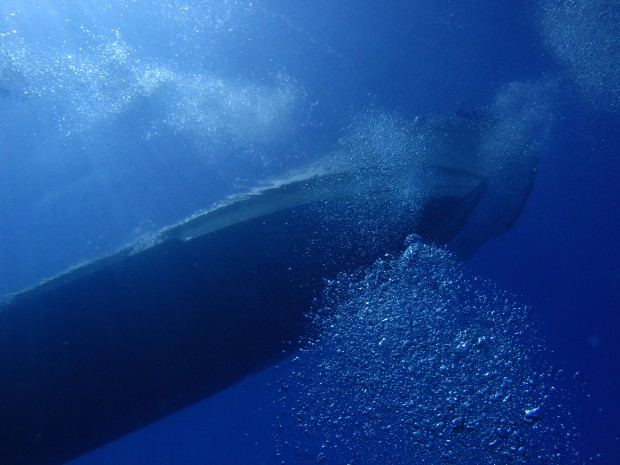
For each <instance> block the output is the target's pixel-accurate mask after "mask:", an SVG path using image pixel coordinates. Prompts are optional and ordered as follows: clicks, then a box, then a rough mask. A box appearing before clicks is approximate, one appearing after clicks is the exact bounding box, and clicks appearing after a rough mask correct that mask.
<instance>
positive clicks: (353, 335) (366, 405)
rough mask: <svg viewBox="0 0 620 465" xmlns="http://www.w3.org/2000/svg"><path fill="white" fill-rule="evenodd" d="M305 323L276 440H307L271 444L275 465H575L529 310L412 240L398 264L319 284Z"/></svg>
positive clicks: (285, 383) (564, 415)
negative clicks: (299, 434)
mask: <svg viewBox="0 0 620 465" xmlns="http://www.w3.org/2000/svg"><path fill="white" fill-rule="evenodd" d="M317 310H318V312H317V313H316V314H315V315H313V316H311V317H310V322H309V325H310V327H311V328H312V330H313V331H314V337H313V338H311V339H310V340H309V341H307V344H306V345H305V347H304V349H303V350H302V351H301V353H300V354H299V355H298V356H296V357H295V358H294V361H293V366H294V370H295V371H294V373H293V375H292V376H291V377H290V378H284V379H283V380H282V381H281V383H280V390H281V392H282V398H281V400H280V402H281V403H282V407H283V413H282V418H281V422H280V424H279V428H280V431H281V435H282V436H283V437H284V438H290V437H294V436H292V435H291V434H290V432H289V431H287V428H292V427H296V428H300V429H301V430H302V431H303V433H304V435H305V436H306V439H305V440H303V441H294V440H293V441H290V440H285V441H282V442H281V454H282V456H283V457H284V458H285V461H286V459H288V460H291V461H290V462H289V461H286V462H285V463H295V462H296V460H298V459H300V458H303V459H304V460H307V461H308V462H314V461H315V460H316V461H318V462H325V463H357V464H364V463H408V462H409V461H410V460H411V458H412V457H415V463H429V464H439V463H442V464H458V463H479V464H495V463H523V464H526V463H566V462H565V460H566V459H567V458H568V457H571V459H575V458H576V456H577V454H576V451H575V450H574V449H573V447H572V444H573V441H572V439H571V438H572V437H573V434H574V425H572V422H571V419H570V413H571V412H570V411H567V409H566V408H564V406H563V402H564V400H565V399H564V398H563V395H564V394H565V393H564V394H560V393H559V392H557V391H556V383H557V382H558V379H559V377H561V376H562V375H560V374H558V371H556V370H555V369H554V368H553V367H551V366H548V365H547V364H545V363H544V362H542V361H541V351H542V346H541V343H540V340H539V338H538V336H537V335H536V330H535V328H536V323H535V320H534V319H533V318H532V309H531V308H529V307H527V306H524V305H521V304H519V303H517V302H515V299H514V297H513V296H511V295H510V294H508V293H506V292H502V291H500V290H498V289H497V288H496V287H495V286H494V285H493V284H492V283H490V282H488V281H484V280H480V279H476V278H471V277H468V276H467V275H466V274H465V273H464V271H463V268H462V266H461V265H459V264H458V262H457V261H456V260H455V259H454V258H453V257H452V256H451V255H450V254H449V253H448V252H446V251H445V250H443V249H441V248H437V247H435V246H431V245H427V244H424V243H421V242H419V239H417V238H415V237H412V238H411V240H410V245H409V247H408V248H407V250H406V251H405V252H404V253H403V254H402V256H400V257H395V258H386V259H383V260H380V261H378V262H377V263H376V264H375V265H374V266H373V267H372V268H371V269H369V270H364V271H359V272H357V273H354V274H352V275H345V274H343V275H341V276H339V277H338V279H336V280H334V281H331V282H329V283H328V286H327V290H326V292H325V296H324V301H323V302H322V303H321V306H320V309H317ZM308 438H311V439H308ZM309 444H310V446H309ZM295 457H297V459H296V458H295Z"/></svg>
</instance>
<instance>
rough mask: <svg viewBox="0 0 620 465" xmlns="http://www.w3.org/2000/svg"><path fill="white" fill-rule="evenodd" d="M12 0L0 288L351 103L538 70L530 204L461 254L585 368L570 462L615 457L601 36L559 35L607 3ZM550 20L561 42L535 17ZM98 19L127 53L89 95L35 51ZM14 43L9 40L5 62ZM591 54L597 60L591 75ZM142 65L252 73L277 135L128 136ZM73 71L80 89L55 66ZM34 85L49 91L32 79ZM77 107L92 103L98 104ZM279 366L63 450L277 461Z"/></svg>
mask: <svg viewBox="0 0 620 465" xmlns="http://www.w3.org/2000/svg"><path fill="white" fill-rule="evenodd" d="M18 3H21V2H12V1H9V2H3V4H2V5H1V6H0V26H1V27H2V29H1V30H0V32H2V33H3V35H2V36H0V41H1V42H0V51H2V54H0V65H1V66H2V70H3V74H2V75H1V77H0V79H1V80H0V90H1V91H2V92H1V93H0V95H2V97H0V292H2V293H4V292H8V291H12V290H15V289H18V288H20V287H23V286H26V285H29V284H32V283H34V282H36V281H37V280H38V279H41V278H42V277H44V276H49V275H50V274H53V273H57V272H59V271H61V270H63V269H64V268H66V267H67V266H69V265H71V264H73V263H75V262H77V261H79V260H83V259H89V258H92V257H94V256H98V255H101V254H104V253H106V252H108V251H110V250H113V249H115V248H116V247H118V246H120V245H121V244H123V243H125V242H128V241H129V240H132V239H135V238H136V237H138V236H140V235H141V234H144V233H148V232H149V231H154V230H155V229H157V228H158V227H161V226H163V225H165V224H168V223H170V222H173V221H178V220H180V219H181V218H183V217H185V216H187V215H188V214H191V213H192V212H193V211H195V210H197V209H199V208H206V207H208V206H209V205H210V204H211V203H212V202H213V201H215V200H217V199H220V198H222V197H223V196H224V195H226V194H229V193H231V192H234V191H237V190H240V189H243V188H244V187H246V186H247V185H252V184H253V183H255V182H256V181H257V180H259V179H261V178H264V177H267V176H270V175H274V174H277V173H280V172H282V171H283V170H285V169H286V168H288V167H291V166H297V165H299V164H301V163H303V162H304V161H305V160H307V159H312V158H313V157H314V156H315V155H316V154H320V153H323V152H324V151H326V150H328V149H329V148H330V147H333V145H334V143H335V141H336V139H337V138H338V137H339V136H340V135H342V131H343V129H342V128H343V127H344V126H346V125H347V124H348V122H349V121H350V119H351V117H352V116H354V115H355V114H357V113H358V112H359V111H363V110H364V109H367V108H369V107H375V108H380V109H387V110H390V111H397V112H398V113H400V114H402V115H404V116H405V117H413V116H416V115H419V114H450V113H452V112H454V111H457V110H463V109H464V110H475V109H480V108H482V110H484V108H485V107H488V106H489V105H491V104H492V101H493V97H494V95H495V94H496V93H497V91H498V89H500V88H502V87H503V86H504V85H506V84H507V83H509V82H512V81H523V80H525V81H527V80H539V79H543V78H545V79H552V80H555V82H557V89H558V91H557V92H558V97H557V104H556V110H555V112H556V120H555V123H554V125H553V128H552V131H551V134H550V136H549V140H548V142H547V143H546V144H545V146H544V150H543V153H542V156H541V165H540V170H539V174H538V178H537V181H536V185H535V188H534V191H533V194H532V197H531V199H530V201H529V202H528V208H527V209H526V210H525V211H524V213H523V215H522V217H521V218H520V220H519V221H518V222H517V224H516V225H515V227H514V228H513V229H512V230H511V231H510V232H509V233H507V234H505V235H504V236H501V237H499V238H497V239H494V240H492V241H491V242H489V243H488V244H487V245H486V246H485V247H484V248H483V249H482V250H481V251H480V253H479V254H478V255H477V256H476V257H474V258H473V259H472V260H471V261H469V262H468V263H467V266H468V267H469V269H470V270H471V272H472V273H475V274H479V275H483V276H486V277H489V278H491V279H492V280H494V281H495V282H497V283H498V284H499V285H500V287H503V288H506V289H510V290H513V291H515V292H516V293H517V295H519V296H520V298H521V299H522V301H524V302H526V303H531V304H532V305H534V306H535V307H536V309H537V314H538V317H539V319H540V320H541V326H542V329H541V333H542V335H543V337H544V338H545V339H546V341H547V344H548V347H549V357H550V358H551V359H552V361H553V363H554V364H557V365H558V366H563V367H565V368H566V369H567V370H570V371H577V370H581V371H583V373H584V374H585V382H584V384H583V386H582V387H580V388H579V389H583V393H582V392H581V391H579V392H577V393H576V394H575V400H574V401H573V402H574V403H575V404H576V405H573V406H572V407H573V408H575V409H576V412H577V413H575V417H574V418H575V419H574V421H575V422H576V423H577V426H578V429H579V431H580V434H581V435H582V439H581V443H580V447H581V448H582V450H583V451H584V454H585V456H592V457H594V456H595V455H596V454H601V455H602V456H601V458H598V459H595V463H609V464H613V463H618V462H617V460H620V444H619V439H618V437H619V436H620V427H619V426H618V421H617V418H619V417H620V388H619V386H620V369H619V368H618V366H620V363H618V362H619V361H620V356H619V355H620V342H619V338H618V337H617V334H618V330H619V329H620V317H619V316H618V310H620V299H619V292H620V291H619V289H620V250H619V249H618V247H619V244H620V214H619V211H620V205H619V199H620V182H619V178H618V169H619V164H620V134H619V133H620V131H618V127H620V124H619V123H620V113H619V112H618V97H619V95H618V93H617V91H618V85H619V84H618V74H617V68H618V63H617V59H618V52H617V48H612V49H607V50H605V49H603V50H602V51H601V48H600V47H599V48H598V49H595V52H596V51H597V50H598V53H599V55H597V54H596V53H594V54H590V55H591V56H590V58H584V57H587V56H588V55H587V54H579V53H578V51H575V53H574V55H570V54H569V55H566V53H568V52H566V50H568V49H571V47H572V49H573V50H577V49H575V47H574V43H577V44H580V43H586V42H587V41H590V42H593V43H595V44H601V43H603V44H605V43H607V42H606V41H610V40H611V41H612V42H613V40H612V39H610V38H609V37H607V38H606V37H605V34H608V35H609V34H613V33H614V32H615V31H616V32H617V27H616V29H614V28H613V27H611V28H610V27H608V26H605V24H604V18H605V17H607V18H609V17H610V15H611V16H612V17H613V15H614V14H615V15H616V17H617V15H618V5H617V4H615V2H597V3H593V4H592V5H591V4H590V2H585V1H584V2H577V3H576V6H574V10H575V12H574V14H573V15H572V16H571V15H568V14H567V15H565V16H562V15H561V14H559V13H558V12H557V11H554V9H553V8H547V9H546V10H545V8H543V6H541V4H542V3H544V2H501V4H499V2H485V1H481V2H472V1H465V0H455V1H446V2H435V1H430V0H424V1H417V2H400V1H394V2H383V1H369V0H366V1H363V2H359V1H348V0H347V1H339V2H333V1H314V2H303V1H289V2H276V1H263V2H261V1H255V2H253V4H252V5H251V6H250V2H214V3H209V2H187V3H182V2H167V3H164V4H161V5H154V4H152V3H151V2H138V3H137V4H132V3H131V2H114V3H112V4H111V5H110V7H107V6H106V5H104V4H98V2H86V1H83V2H68V1H67V2H63V1H54V2H49V3H46V4H44V5H40V6H38V7H37V8H35V7H34V6H27V7H26V6H23V5H21V6H20V5H18ZM495 3H498V4H495ZM185 7H188V8H185ZM569 7H570V6H566V8H569ZM557 9H558V10H559V9H560V7H558V8H557ZM597 9H598V10H600V11H602V12H603V13H604V15H603V16H602V18H603V19H602V20H601V19H599V20H600V21H601V23H600V26H599V27H595V26H594V25H593V26H592V27H591V28H588V27H577V25H578V24H579V22H580V21H581V22H585V23H587V22H588V21H591V17H592V16H596V15H591V14H590V13H591V11H590V10H597ZM545 11H546V13H545ZM12 13H13V14H14V16H11V14H12ZM580 15H581V16H580ZM605 15H606V16H605ZM567 18H568V19H567ZM575 18H577V19H576V22H575V20H574V19H575ZM580 18H581V20H580ZM558 24H559V25H560V27H561V30H562V31H564V33H565V34H566V36H567V37H569V38H571V39H570V40H568V39H566V38H564V39H563V38H562V37H564V36H562V37H560V38H558V36H557V34H556V35H553V34H551V32H549V31H550V30H551V29H553V28H551V26H550V25H554V26H557V25H558ZM84 28H85V29H87V30H88V31H90V32H89V33H84ZM13 30H14V31H15V32H12V31H13ZM116 31H118V33H119V34H120V37H121V38H122V42H123V43H124V44H126V45H127V46H128V47H129V48H130V49H131V52H130V58H129V59H127V60H126V61H125V62H123V63H122V64H121V65H119V64H118V62H114V61H111V62H109V63H108V64H107V65H106V66H107V67H106V66H103V67H95V68H93V73H95V74H97V73H99V74H101V73H103V72H104V71H106V72H108V73H109V77H106V75H103V76H102V77H100V80H101V81H103V82H105V81H106V79H109V88H106V87H105V86H104V87H103V88H101V86H100V87H98V88H97V90H96V91H97V92H101V93H102V95H103V96H104V98H99V99H98V98H94V97H93V94H94V93H96V92H95V91H94V90H93V87H88V86H89V84H88V83H89V82H90V81H88V80H89V79H90V80H95V79H96V77H93V75H89V74H87V73H85V72H79V71H78V72H64V71H63V70H65V71H66V69H67V67H68V66H69V62H67V63H61V64H60V65H53V62H54V60H55V59H57V57H58V55H59V54H62V55H66V54H68V53H76V52H77V53H78V54H79V53H81V54H82V56H88V55H89V54H92V56H93V57H94V59H95V60H97V57H100V56H101V54H100V52H101V47H102V46H105V44H110V43H112V42H113V41H114V40H115V37H118V36H117V34H116ZM592 31H596V36H588V33H591V34H592V33H593V32H592ZM571 33H572V34H573V35H572V36H571ZM554 40H555V42H553V41H554ZM561 40H565V41H567V43H566V44H564V45H562V43H559V42H558V41H561ZM597 41H598V42H597ZM550 42H551V44H550ZM16 44H17V45H16ZM20 44H21V45H20ZM24 44H25V46H24ZM102 44H103V45H102ZM554 47H555V48H554ZM80 48H81V49H82V50H80ZM19 50H21V51H24V50H25V51H26V52H27V53H25V54H23V56H21V55H20V58H19V59H17V58H14V57H16V56H17V55H16V53H17V52H16V51H19ZM558 50H563V51H564V52H561V53H559V52H558ZM97 53H99V55H97ZM562 53H564V55H563V54H562ZM567 56H568V58H567ZM11 57H13V58H11ZM587 59H591V60H593V61H592V62H588V61H587ZM138 60H139V61H140V63H138ZM602 60H608V61H609V63H608V66H607V70H608V71H607V74H604V73H603V74H602V75H601V74H600V73H599V74H598V75H597V74H591V75H589V74H588V71H587V70H589V69H594V68H595V67H596V66H598V65H597V64H598V63H600V62H601V61H602ZM24 63H25V64H24ZM144 63H149V64H151V66H153V67H156V66H161V67H164V68H166V69H168V70H172V71H173V72H176V73H178V74H179V75H183V76H191V75H196V74H203V75H214V76H217V77H219V78H221V79H223V80H224V81H227V82H231V83H233V84H234V83H237V84H238V83H239V82H242V83H250V84H252V85H254V84H255V85H257V86H266V88H267V89H272V88H274V87H277V86H278V85H282V84H278V83H281V82H282V79H284V81H285V82H287V83H288V85H290V86H291V87H292V88H294V89H295V92H296V95H297V97H296V98H297V100H296V103H295V109H294V111H293V112H291V113H287V115H286V118H285V122H284V126H286V128H285V130H282V128H281V127H280V126H277V127H275V126H274V131H277V135H276V139H275V140H265V137H264V135H263V134H262V133H260V134H256V135H254V136H252V138H250V140H246V139H243V140H241V142H238V141H237V142H235V144H232V146H233V148H232V149H230V147H231V144H230V140H229V139H227V138H226V137H229V136H226V137H224V136H219V135H216V136H214V137H212V138H208V137H207V138H203V139H200V140H199V141H198V142H196V136H195V134H193V133H186V132H183V130H179V129H178V126H170V125H168V126H166V124H160V125H159V126H157V127H156V131H155V132H156V135H155V136H154V137H151V138H147V137H145V136H144V135H145V134H146V133H147V132H148V131H149V130H151V129H152V127H153V124H154V123H153V122H154V121H155V122H157V121H160V120H163V119H165V118H166V114H165V111H166V109H169V108H170V107H169V106H166V105H168V103H165V104H163V103H162V102H167V101H166V100H165V98H166V97H165V95H166V92H167V90H166V87H165V86H163V87H162V89H160V90H159V91H157V92H160V93H161V95H160V94H158V93H157V92H156V93H154V94H151V95H150V96H148V97H145V98H140V97H135V96H134V97H135V98H134V99H133V100H131V102H130V103H129V104H127V105H125V106H123V107H122V109H121V110H119V111H117V112H113V111H111V104H110V102H115V100H114V98H112V97H110V96H115V95H118V94H119V93H122V92H123V91H124V89H127V88H128V87H131V85H132V82H133V81H132V80H131V79H132V78H131V76H132V72H133V71H135V70H136V69H142V68H140V67H141V66H143V65H144ZM115 67H118V69H117V68H115ZM584 70H585V71H584ZM576 72H578V73H577V74H576ZM37 73H39V74H37ZM63 73H64V74H63ZM41 76H42V77H41ZM118 76H121V77H122V79H121V78H118ZM282 76H285V78H282ZM584 76H585V77H584ZM78 78H79V79H84V80H85V82H86V83H85V84H81V87H80V85H76V84H75V83H73V84H72V83H71V82H70V81H71V80H74V81H75V80H78ZM117 78H118V79H117ZM45 79H48V80H50V87H54V86H55V88H56V90H57V92H56V93H55V94H53V93H50V92H49V91H48V90H44V91H40V92H39V95H33V93H34V92H33V91H32V89H33V88H37V89H40V87H41V84H40V83H41V82H43V81H45ZM584 80H585V81H587V82H586V83H585V84H584ZM588 80H589V81H588ZM63 84H64V88H67V87H68V88H70V89H72V90H73V92H74V95H75V93H76V92H77V93H78V95H79V98H82V99H85V100H86V101H88V99H89V98H90V97H93V102H94V103H93V105H92V107H91V110H90V111H86V112H83V113H80V112H79V111H76V108H78V107H76V106H75V105H76V102H72V101H69V100H67V96H65V95H63V94H62V90H61V89H60V88H59V87H58V86H59V85H60V86H61V87H62V85H63ZM80 89H86V90H82V91H83V92H84V94H79V92H82V91H81V90H80ZM252 89H253V87H252ZM28 90H29V94H28V95H24V92H25V91H28ZM177 92H178V89H177ZM597 92H599V95H597ZM162 95H163V96H162ZM174 95H176V94H174ZM614 99H615V102H614ZM601 102H607V104H605V103H603V104H602V103H601ZM97 112H100V113H102V114H103V113H106V112H109V113H110V115H109V116H108V117H106V118H103V119H98V118H97V117H96V114H97ZM106 114H107V113H106ZM62 118H65V120H64V121H63V120H62ZM67 121H68V122H67ZM72 124H73V125H74V126H80V127H83V126H85V127H86V129H83V128H82V129H80V130H76V129H73V130H70V129H71V127H72ZM235 125H236V126H235ZM251 125H252V119H251V118H250V119H249V120H247V121H245V120H244V121H242V122H238V121H237V122H233V124H232V126H233V127H232V129H231V128H229V129H231V131H232V133H233V136H235V135H236V134H237V133H239V132H245V131H246V130H247V129H248V128H249V127H251ZM67 127H69V130H68V129H67ZM69 132H70V134H69ZM230 137H232V136H230ZM205 146H210V147H211V148H209V147H207V148H205ZM213 147H215V148H213ZM227 150H230V153H228V152H227ZM215 152H216V153H215ZM214 153H215V155H214ZM282 369H283V370H286V364H284V366H283V368H282ZM277 376H278V374H277V373H276V372H275V371H274V370H268V371H266V372H263V373H260V374H257V375H256V376H255V377H251V378H248V379H247V380H246V381H244V382H243V383H241V384H240V385H238V386H236V387H234V388H232V389H230V390H228V391H226V392H223V393H221V394H219V395H218V396H215V397H213V398H211V399H209V400H207V401H205V402H204V403H203V404H201V405H200V406H197V407H196V408H194V409H190V410H188V411H185V412H182V413H180V414H178V415H176V416H173V417H172V418H170V419H168V420H164V421H163V422H161V423H159V424H157V425H153V426H151V427H149V428H146V429H145V430H144V431H141V432H138V433H136V434H135V435H133V436H130V437H127V438H124V439H122V440H121V441H119V442H118V443H115V444H113V445H111V446H109V447H108V448H105V449H102V450H100V451H97V452H95V453H93V454H92V455H91V456H90V457H85V458H84V459H82V460H80V461H77V462H76V463H80V464H83V465H87V464H96V463H97V464H98V463H124V464H131V463H136V464H138V463H150V464H158V463H161V464H164V463H222V464H226V463H230V464H238V463H260V461H261V460H262V459H263V457H270V458H269V459H268V463H277V462H276V461H275V458H274V456H273V450H272V439H271V438H272V434H274V428H272V423H273V422H274V421H275V417H276V415H277V413H278V412H277V407H274V406H273V405H272V403H271V401H272V400H273V398H274V396H275V395H276V393H275V392H274V389H273V388H271V387H269V386H267V383H269V382H273V380H274V379H275V378H276V377H277Z"/></svg>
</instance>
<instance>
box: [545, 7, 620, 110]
mask: <svg viewBox="0 0 620 465" xmlns="http://www.w3.org/2000/svg"><path fill="white" fill-rule="evenodd" d="M540 24H541V29H542V32H543V35H544V37H545V40H546V42H547V45H548V47H549V48H550V49H551V50H552V51H553V53H554V54H555V56H556V58H557V60H558V61H559V62H560V63H561V64H562V65H563V66H564V67H565V69H566V70H567V71H568V73H569V75H570V78H571V79H572V80H573V81H574V82H575V83H576V85H577V87H578V88H579V90H580V94H581V97H582V98H583V99H584V100H585V101H586V102H588V103H589V104H590V105H591V106H592V107H594V108H597V109H599V110H604V111H612V112H618V111H620V47H619V46H618V41H619V39H618V38H619V37H620V8H619V7H618V2H616V1H614V0H596V1H590V0H563V1H557V0H549V1H545V2H542V7H541V11H540Z"/></svg>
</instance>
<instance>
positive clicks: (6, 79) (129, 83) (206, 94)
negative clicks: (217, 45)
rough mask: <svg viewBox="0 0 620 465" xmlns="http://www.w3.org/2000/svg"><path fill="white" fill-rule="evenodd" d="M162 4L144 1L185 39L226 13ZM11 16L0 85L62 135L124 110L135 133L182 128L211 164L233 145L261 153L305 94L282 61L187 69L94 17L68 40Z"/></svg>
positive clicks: (220, 21)
mask: <svg viewBox="0 0 620 465" xmlns="http://www.w3.org/2000/svg"><path fill="white" fill-rule="evenodd" d="M122 7H123V5H119V6H118V8H119V9H120V10H121V12H125V13H128V11H125V10H127V6H126V5H125V10H123V8H122ZM160 7H161V8H146V9H145V10H144V14H145V15H146V16H147V17H148V18H151V19H152V20H153V21H154V22H155V23H156V24H158V25H159V26H161V27H163V26H165V25H166V24H167V25H168V26H169V27H168V29H170V30H176V31H183V34H184V39H178V40H184V41H186V42H188V43H196V42H198V43H202V44H206V45H205V47H207V48H208V43H209V40H207V39H208V37H210V35H214V34H219V33H221V30H222V28H224V27H225V26H226V24H229V23H230V22H231V21H232V19H231V18H230V14H231V13H230V12H229V13H228V14H227V13H226V11H228V10H227V8H224V7H226V5H223V6H220V8H219V9H218V11H216V12H212V14H211V15H206V16H204V15H201V13H200V12H201V11H202V10H200V11H195V10H196V8H198V6H197V5H194V6H193V7H191V8H190V7H189V6H188V7H187V8H188V9H189V10H188V11H186V10H185V9H184V8H183V6H182V5H180V4H174V5H173V4H164V5H161V6H160ZM200 8H202V9H209V8H208V5H202V6H201V7H200ZM231 8H232V6H231ZM228 9H230V8H228ZM220 10H222V11H220ZM173 13H174V14H173ZM134 14H135V11H134ZM155 16H157V18H155ZM183 18H185V19H186V20H188V19H187V18H194V19H196V21H198V20H200V21H202V22H214V23H215V25H211V26H213V27H211V26H210V27H209V28H208V29H209V31H208V32H209V34H210V35H209V34H207V33H206V32H205V31H202V29H200V28H198V29H197V26H196V27H192V28H186V27H182V26H183V24H180V23H179V21H181V23H183V21H184V20H183ZM226 18H228V19H227V20H226ZM18 19H19V18H18ZM18 19H12V21H13V22H15V24H12V23H10V24H9V23H7V24H5V25H3V28H2V30H3V31H6V32H2V37H1V38H2V42H1V44H0V93H2V95H4V94H6V95H7V96H20V97H21V98H23V99H24V100H29V101H32V102H35V103H36V104H37V106H38V108H40V109H44V111H43V112H42V113H41V115H42V116H41V117H42V118H45V119H46V121H45V123H46V125H47V126H48V127H57V128H58V130H59V133H60V134H61V135H63V136H73V135H75V134H82V133H84V132H87V131H94V130H98V129H101V125H107V126H108V127H109V126H110V124H113V123H114V122H115V121H119V119H120V118H121V117H123V115H130V116H131V124H132V126H134V127H136V128H140V129H139V130H140V131H141V132H140V133H138V134H136V133H133V134H132V136H133V137H135V136H138V137H142V138H144V139H147V140H152V139H154V138H157V137H165V135H166V134H170V133H173V134H174V135H177V136H178V135H180V136H183V137H185V138H186V139H187V140H188V141H189V142H190V143H191V144H193V146H194V148H195V149H196V150H197V152H199V153H200V154H202V155H205V156H207V157H208V158H210V159H212V161H213V162H214V163H217V162H218V161H221V160H220V158H223V159H226V160H227V161H230V160H228V159H227V158H228V157H229V156H230V153H231V152H232V153H235V154H239V153H241V154H242V155H243V156H244V157H245V156H247V157H252V156H254V155H255V152H259V151H258V150H254V149H255V148H256V147H260V145H261V144H267V143H269V142H271V141H274V140H277V139H278V138H280V139H281V138H283V136H284V135H285V134H287V133H288V132H289V131H290V130H291V128H292V127H295V125H294V121H293V118H294V115H295V114H296V112H297V111H298V110H299V107H300V106H301V105H302V103H303V99H304V93H303V91H302V89H301V88H300V86H298V85H297V83H296V82H294V80H293V79H292V78H290V77H289V76H288V75H287V74H286V73H285V72H284V71H282V70H278V69H274V70H273V72H272V74H271V75H270V76H268V77H266V76H262V77H261V78H260V79H258V78H257V79H254V78H253V77H251V76H246V75H241V74H235V73H227V74H225V73H221V72H217V71H216V70H215V69H211V68H210V67H209V66H199V67H194V68H190V67H187V66H182V65H179V64H176V63H175V62H174V61H173V60H170V59H166V58H162V57H160V56H157V57H156V58H154V57H151V56H149V54H148V53H147V52H145V49H144V47H142V45H141V44H139V43H136V44H134V43H131V41H129V40H128V39H127V38H126V34H124V33H123V32H122V31H121V30H120V29H114V30H106V29H105V28H104V27H95V26H92V27H90V26H82V27H81V28H80V29H79V31H78V32H76V33H75V35H73V36H72V37H71V41H62V42H60V41H59V42H58V43H56V44H55V46H54V47H50V46H48V44H41V43H40V42H39V41H38V40H36V39H34V38H28V37H27V36H26V35H25V34H23V33H22V32H20V31H21V29H20V26H21V24H20V23H19V22H18ZM205 24H206V23H205ZM216 26H217V27H216ZM206 27H207V26H206V25H205V28H206ZM164 30H166V28H164ZM201 31H202V32H201ZM203 33H204V34H203ZM188 34H193V36H192V37H189V36H187V35H188ZM205 34H207V37H203V35H205ZM128 35H129V36H131V34H128ZM171 46H172V45H171ZM203 52H204V53H207V51H204V50H203ZM207 63H208V61H207Z"/></svg>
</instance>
